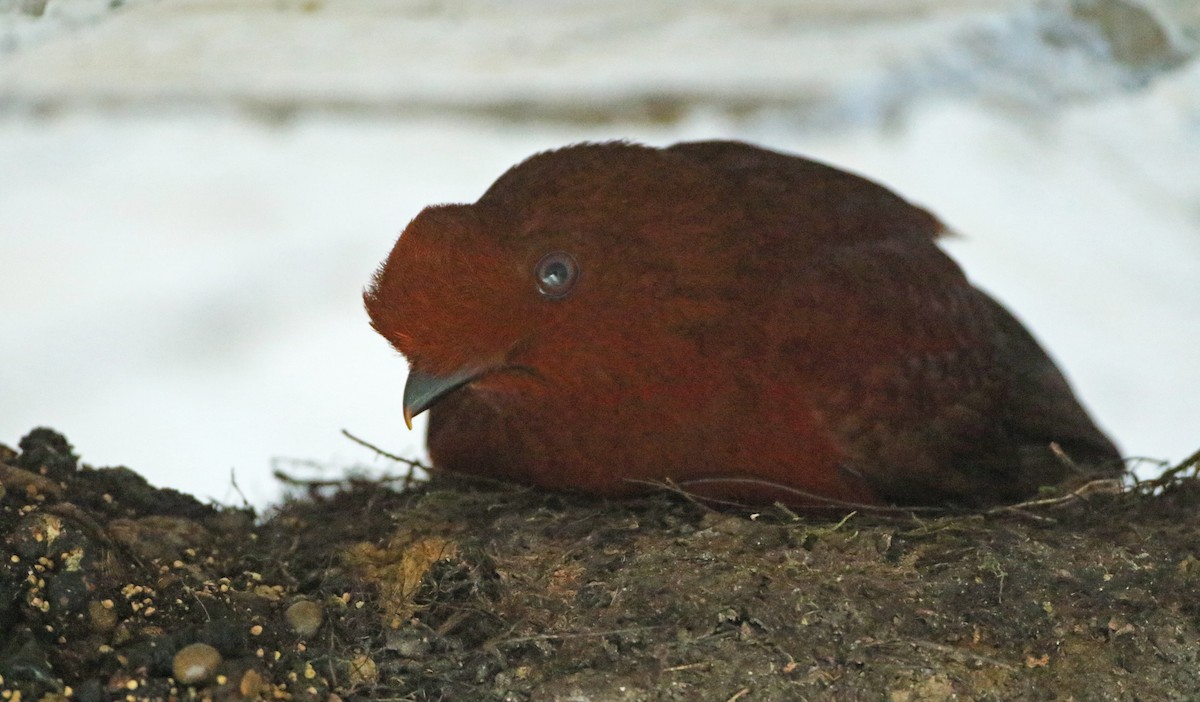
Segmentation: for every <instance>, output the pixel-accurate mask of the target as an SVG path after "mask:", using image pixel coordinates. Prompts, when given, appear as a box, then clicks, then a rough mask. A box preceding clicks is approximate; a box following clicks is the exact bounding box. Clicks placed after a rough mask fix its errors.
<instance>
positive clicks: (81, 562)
mask: <svg viewBox="0 0 1200 702" xmlns="http://www.w3.org/2000/svg"><path fill="white" fill-rule="evenodd" d="M0 481H2V485H3V490H2V492H0V495H2V497H0V534H3V545H2V546H0V550H2V551H3V553H0V557H2V559H3V563H2V570H0V608H2V609H0V630H5V631H8V632H10V633H9V636H8V637H7V640H6V641H5V642H3V643H2V644H0V646H2V648H0V676H2V677H3V695H4V698H5V699H17V698H15V697H14V696H13V695H15V694H16V693H17V692H19V693H20V697H19V699H24V700H31V699H62V698H63V696H67V697H70V698H72V699H80V700H102V699H118V698H125V699H164V698H168V697H178V698H192V697H193V696H195V697H197V698H212V699H241V698H256V697H261V698H264V699H320V700H329V699H403V700H443V699H445V700H449V699H453V700H560V699H569V700H668V699H670V700H675V699H678V700H696V699H712V700H734V699H739V700H782V699H792V700H800V699H809V700H820V699H838V700H857V699H862V700H880V699H886V700H893V701H895V702H902V701H905V700H914V701H915V700H949V699H966V700H1018V699H1020V700H1036V699H1078V700H1085V699H1086V700H1107V699H1112V700H1172V699H1175V700H1185V699H1195V698H1196V695H1197V693H1198V691H1200V599H1198V598H1197V597H1196V594H1197V588H1198V586H1200V560H1198V559H1197V556H1198V555H1200V554H1198V552H1197V551H1198V547H1197V541H1196V537H1195V535H1196V533H1197V532H1198V530H1200V510H1198V508H1200V482H1198V481H1196V480H1194V479H1192V478H1180V477H1178V476H1177V479H1175V480H1172V481H1171V482H1170V484H1168V485H1167V486H1166V487H1164V488H1161V489H1159V490H1157V491H1150V490H1147V489H1134V490H1129V491H1126V492H1125V493H1123V494H1112V493H1107V494H1106V493H1091V494H1089V495H1088V496H1086V497H1085V498H1082V499H1078V500H1069V501H1066V502H1065V503H1062V504H1058V505H1054V506H1031V507H1027V508H1024V509H1020V510H1013V511H1006V512H1001V513H995V514H989V515H955V516H925V517H921V518H918V517H916V516H913V515H911V514H910V515H903V516H893V517H877V516H876V517H867V516H862V515H855V516H852V517H850V518H848V519H846V520H844V521H840V522H839V521H836V520H829V519H814V518H797V517H795V516H794V515H790V514H789V513H788V512H786V511H785V510H782V509H777V508H776V509H770V510H766V511H764V512H762V513H759V514H750V513H723V512H716V511H713V510H710V509H707V508H705V507H702V506H699V505H696V504H693V503H691V502H688V501H687V500H684V499H681V498H678V497H676V496H672V495H668V494H663V495H659V496H654V497H650V498H646V499H642V500H637V501H628V502H605V501H596V500H589V499H584V498H578V497H569V496H562V495H552V494H544V493H539V492H535V491H531V490H525V489H519V488H514V487H509V486H499V485H491V486H489V485H481V484H479V483H474V484H460V483H458V482H455V481H449V480H445V479H443V480H439V481H435V482H434V483H432V484H423V485H419V486H416V487H415V488H413V489H411V490H409V491H408V492H405V493H400V492H397V491H395V490H393V489H390V488H389V487H387V486H385V485H383V484H380V483H376V482H348V483H346V484H343V485H338V486H323V487H314V488H313V489H312V490H311V491H310V492H309V494H308V495H306V496H304V497H302V498H296V499H294V500H292V501H290V502H289V503H287V504H286V505H284V506H283V507H282V508H280V509H279V510H278V511H277V512H275V513H273V514H271V515H269V516H268V517H266V518H265V519H261V520H258V521H255V520H254V519H253V517H252V515H251V514H249V513H248V512H245V511H240V510H236V509H218V508H214V507H210V506H206V505H203V504H200V503H199V502H197V501H195V500H194V499H192V498H191V497H189V496H186V495H183V494H180V493H177V492H174V491H171V490H157V489H154V488H151V487H149V486H148V485H147V484H146V483H145V481H144V480H143V479H141V478H140V476H138V475H136V474H135V473H133V472H132V471H130V470H128V469H125V468H102V469H93V468H90V467H87V466H82V465H80V464H78V462H77V458H76V457H75V456H74V455H73V454H72V451H71V448H70V446H69V445H68V444H67V443H66V441H65V440H64V439H63V438H62V437H61V436H59V435H57V434H56V433H54V432H52V431H49V430H44V429H42V430H36V431H35V432H32V433H31V434H30V435H28V436H27V437H26V438H25V439H23V440H22V441H21V443H20V451H16V450H12V449H5V448H0ZM1152 492H1157V493H1158V494H1151V493H1152ZM195 644H205V645H203V646H196V645H195ZM182 680H192V681H193V682H192V684H191V685H185V684H184V683H183V682H181V681H182Z"/></svg>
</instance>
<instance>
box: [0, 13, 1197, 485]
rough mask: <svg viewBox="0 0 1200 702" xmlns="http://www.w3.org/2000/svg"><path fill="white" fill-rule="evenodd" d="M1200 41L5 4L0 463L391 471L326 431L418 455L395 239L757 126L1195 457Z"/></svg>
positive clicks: (785, 18)
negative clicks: (476, 205) (33, 448)
mask: <svg viewBox="0 0 1200 702" xmlns="http://www.w3.org/2000/svg"><path fill="white" fill-rule="evenodd" d="M1198 45H1200V4H1198V3H1195V2H1193V0H1138V1H1137V2H1135V1H1134V0H1041V1H1033V0H823V1H811V2H807V3H785V2H775V3H771V2H765V3H758V4H755V5H753V6H746V5H744V4H742V3H736V2H731V1H727V2H722V1H720V0H701V1H700V2H693V3H684V4H679V3H670V2H666V0H648V1H645V2H632V1H631V0H606V1H603V2H588V3H562V2H550V1H549V0H545V1H538V2H526V3H520V4H518V3H506V2H496V1H485V0H474V1H471V0H458V1H451V0H447V1H444V2H437V1H429V2H400V1H394V2H384V1H378V2H372V3H362V2H357V1H354V0H328V1H324V2H323V1H321V0H308V1H292V0H269V1H268V0H244V1H242V2H238V3H225V2H219V1H217V0H157V1H155V0H141V1H135V2H127V3H124V4H117V6H115V7H113V6H112V3H110V2H108V1H107V0H105V1H103V2H101V1H98V0H73V1H71V2H59V1H57V0H50V1H49V2H42V1H41V0H0V261H2V262H3V272H2V273H0V442H3V443H8V444H12V445H15V444H16V441H17V439H18V438H20V436H22V435H23V434H24V433H25V432H26V431H28V430H29V429H31V428H33V427H34V426H37V425H48V426H51V427H54V428H56V429H58V430H60V431H62V432H64V433H65V434H66V435H67V437H68V439H69V440H71V441H72V442H73V443H74V444H75V446H76V450H77V451H78V452H79V453H81V454H82V456H83V459H84V461H85V462H88V463H91V464H93V465H112V464H124V465H128V466H130V467H132V468H134V469H136V470H138V471H139V472H142V473H143V474H145V475H146V476H148V477H149V479H150V480H151V481H152V482H154V483H156V484H159V485H168V486H172V487H177V488H180V489H184V490H187V491H189V492H192V493H194V494H196V495H198V496H200V497H202V498H207V497H211V498H215V499H219V500H223V501H230V500H239V499H240V497H239V495H238V493H237V492H236V491H235V490H233V488H232V486H231V474H232V475H235V476H236V480H237V483H238V486H239V487H240V489H241V493H243V494H244V495H246V496H247V497H248V498H249V499H250V500H251V501H252V502H254V503H256V504H258V505H263V504H266V503H267V502H269V501H270V500H271V499H273V498H274V497H275V496H276V495H277V494H278V487H277V485H276V484H275V482H274V481H273V479H272V477H271V468H272V463H273V460H275V459H288V458H296V459H305V460H313V461H316V462H319V463H323V464H326V465H327V466H328V467H329V473H328V474H327V477H332V476H333V475H335V474H336V472H337V471H341V470H342V469H345V468H347V467H350V466H352V465H356V464H357V465H362V466H366V467H367V468H369V469H373V470H377V471H384V470H395V468H394V467H393V466H391V465H390V464H389V463H388V462H386V461H383V460H381V459H376V458H375V457H374V456H373V455H372V454H371V452H369V451H367V450H366V449H363V448H362V447H359V446H357V445H355V444H353V443H351V442H349V441H348V440H346V439H345V438H344V437H343V436H342V435H341V430H342V429H343V428H345V429H349V430H351V431H352V432H354V433H356V434H358V435H360V436H362V437H364V438H366V439H369V440H371V441H374V442H376V443H378V444H380V445H381V446H383V447H385V448H387V449H389V450H391V451H393V452H396V453H400V454H404V455H410V456H414V457H419V456H421V455H422V450H423V449H422V443H423V441H422V434H421V433H420V430H421V429H423V425H420V424H418V427H417V429H418V431H416V432H413V433H409V432H407V431H406V430H405V429H404V426H403V422H402V419H401V408H400V393H401V389H402V387H403V383H404V373H405V368H406V364H405V363H404V361H403V359H402V358H400V357H398V356H397V355H395V354H394V352H392V351H391V350H390V348H389V347H388V346H387V345H386V344H385V343H384V342H383V341H382V340H381V339H380V338H378V337H377V336H376V335H375V334H374V332H373V331H371V329H370V328H369V326H368V325H367V320H366V316H365V314H364V313H363V311H362V306H361V301H360V293H361V289H362V287H363V285H364V284H365V283H366V282H367V280H368V279H369V277H370V275H371V273H372V271H373V269H374V267H375V266H376V265H377V264H378V262H379V261H380V260H382V259H383V257H384V256H385V255H386V254H387V252H388V250H389V249H390V247H391V245H392V243H393V241H394V239H395V237H396V236H397V235H398V234H399V232H400V231H401V230H402V229H403V227H404V225H405V224H406V223H407V222H408V220H410V219H411V218H412V217H413V216H415V215H416V214H417V212H418V211H419V210H420V209H421V208H422V207H423V206H425V205H427V204H431V203H438V202H450V201H472V200H474V199H475V198H477V197H478V196H479V194H481V193H482V192H483V190H484V189H485V188H486V187H487V186H488V184H490V183H491V181H492V180H494V179H495V178H496V177H497V176H498V175H499V174H500V173H502V172H503V171H504V170H505V169H506V168H507V167H508V166H511V165H512V164H514V163H516V162H517V161H519V160H521V159H522V158H524V157H526V156H528V155H530V154H531V153H533V152H535V151H537V150H540V149H546V148H552V147H555V146H561V145H564V144H566V143H570V142H573V141H579V140H585V139H613V138H628V139H634V140H641V141H646V142H650V143H654V144H667V143H671V142H674V141H678V140H684V139H705V138H737V139H746V140H750V141H754V142H757V143H760V144H763V145H766V146H770V147H774V148H778V149H783V150H789V151H794V152H799V153H803V154H806V155H809V156H812V157H816V158H819V159H822V160H825V161H828V162H831V163H833V164H836V165H839V166H841V167H843V168H846V169H849V170H853V171H856V172H859V173H862V174H865V175H868V176H870V177H872V178H875V179H877V180H880V181H882V182H884V183H886V184H888V185H889V186H891V187H893V188H894V189H896V190H898V191H899V192H900V193H902V194H904V195H905V196H907V197H909V198H910V199H912V200H914V201H916V202H919V203H921V204H923V205H925V206H927V207H929V208H930V209H931V210H932V211H934V212H935V213H937V214H939V215H940V216H941V217H942V218H943V219H944V220H945V221H946V222H947V223H948V224H949V225H950V226H951V227H952V228H953V229H955V230H956V231H957V232H959V233H961V236H960V237H959V238H957V239H955V240H953V241H950V242H948V244H947V246H948V248H949V249H950V251H951V252H952V254H953V255H954V256H955V258H957V259H958V260H959V261H960V262H961V263H962V264H963V266H964V267H965V269H966V270H967V273H968V275H969V276H971V277H972V278H973V279H974V280H975V281H976V282H977V283H979V284H980V285H981V286H982V287H984V288H986V289H988V290H989V291H991V292H992V293H994V294H995V295H996V296H997V297H998V298H1000V299H1001V300H1003V301H1004V302H1005V303H1006V304H1008V305H1009V306H1010V307H1011V308H1012V309H1014V310H1015V311H1016V313H1017V314H1018V316H1020V317H1021V318H1022V319H1023V320H1025V321H1026V322H1027V323H1028V324H1029V325H1030V326H1031V327H1032V328H1033V330H1034V331H1035V333H1036V334H1037V335H1038V336H1039V337H1040V338H1041V339H1042V341H1043V342H1044V343H1045V344H1046V346H1048V347H1049V349H1050V350H1051V353H1052V354H1053V355H1054V356H1055V357H1056V358H1057V359H1058V360H1059V361H1060V362H1061V363H1062V365H1063V366H1064V367H1065V369H1066V372H1067V374H1068V375H1069V376H1070V378H1071V379H1072V381H1073V382H1074V384H1075V385H1076V387H1077V389H1078V390H1079V393H1080V395H1081V396H1082V397H1083V399H1084V401H1085V403H1086V404H1087V405H1088V406H1089V407H1090V408H1091V409H1092V410H1093V412H1094V414H1095V415H1096V417H1097V419H1098V420H1099V422H1100V423H1101V424H1102V425H1103V426H1104V427H1105V428H1107V429H1108V430H1109V431H1110V432H1111V433H1112V434H1113V436H1114V437H1115V438H1116V440H1117V441H1118V442H1119V443H1120V445H1121V446H1122V448H1123V449H1124V451H1125V452H1126V453H1127V454H1129V455H1135V456H1149V457H1154V458H1159V459H1167V460H1178V459H1181V458H1182V457H1183V456H1185V455H1186V454H1188V453H1190V452H1191V451H1192V450H1195V449H1196V448H1198V447H1200V427H1198V423H1197V417H1200V362H1198V361H1197V358H1200V63H1198V62H1197V61H1196V59H1195V56H1196V53H1197V46H1198ZM283 467H287V468H294V467H295V466H292V465H290V464H288V462H287V461H285V464H284V466H283ZM1145 470H1150V468H1149V467H1147V468H1146V469H1145Z"/></svg>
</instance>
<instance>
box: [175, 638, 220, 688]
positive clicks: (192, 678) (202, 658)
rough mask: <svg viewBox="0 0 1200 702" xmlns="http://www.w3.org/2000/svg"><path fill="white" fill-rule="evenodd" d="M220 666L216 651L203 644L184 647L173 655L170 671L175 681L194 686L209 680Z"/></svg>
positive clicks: (218, 653) (218, 655)
mask: <svg viewBox="0 0 1200 702" xmlns="http://www.w3.org/2000/svg"><path fill="white" fill-rule="evenodd" d="M220 664H221V654H220V652H218V651H217V649H215V648H213V647H212V646H209V645H208V644H203V643H194V644H189V645H187V646H184V647H183V648H181V649H179V652H178V653H176V654H175V659H174V660H173V661H172V662H171V671H172V675H174V677H175V680H176V681H177V682H179V683H181V684H184V685H195V684H196V683H201V682H204V681H205V680H208V679H210V678H211V677H212V676H213V675H214V674H215V673H216V672H217V666H218V665H220Z"/></svg>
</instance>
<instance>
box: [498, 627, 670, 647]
mask: <svg viewBox="0 0 1200 702" xmlns="http://www.w3.org/2000/svg"><path fill="white" fill-rule="evenodd" d="M671 626H672V625H670V624H659V625H656V626H635V627H631V628H629V629H609V630H607V631H566V632H562V633H560V634H534V635H532V636H514V637H513V638H511V639H504V640H502V641H497V642H496V643H495V645H496V646H500V645H504V644H517V643H529V642H531V641H552V640H554V639H587V638H596V637H605V636H620V635H622V634H640V633H642V632H646V631H656V630H658V629H668V628H670V627H671Z"/></svg>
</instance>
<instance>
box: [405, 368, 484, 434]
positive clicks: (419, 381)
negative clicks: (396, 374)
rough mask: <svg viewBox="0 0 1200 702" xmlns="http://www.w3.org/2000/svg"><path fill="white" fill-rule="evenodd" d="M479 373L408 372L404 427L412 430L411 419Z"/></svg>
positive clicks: (462, 371) (471, 370)
mask: <svg viewBox="0 0 1200 702" xmlns="http://www.w3.org/2000/svg"><path fill="white" fill-rule="evenodd" d="M479 375H480V373H479V371H477V370H474V369H464V370H460V371H456V372H454V373H451V374H449V375H433V374H431V373H423V372H421V371H419V370H417V369H415V368H413V369H411V370H409V372H408V382H406V383H405V384H404V425H405V426H407V427H408V428H409V429H412V419H413V417H415V416H417V415H418V414H420V413H422V412H424V411H425V410H427V409H429V408H430V407H433V406H434V405H435V404H437V402H438V400H440V399H442V398H443V397H445V396H446V395H448V394H450V393H451V392H453V391H454V390H457V389H458V388H460V387H462V386H464V385H466V384H467V383H469V382H471V381H472V380H474V379H475V378H477V377H479Z"/></svg>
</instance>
